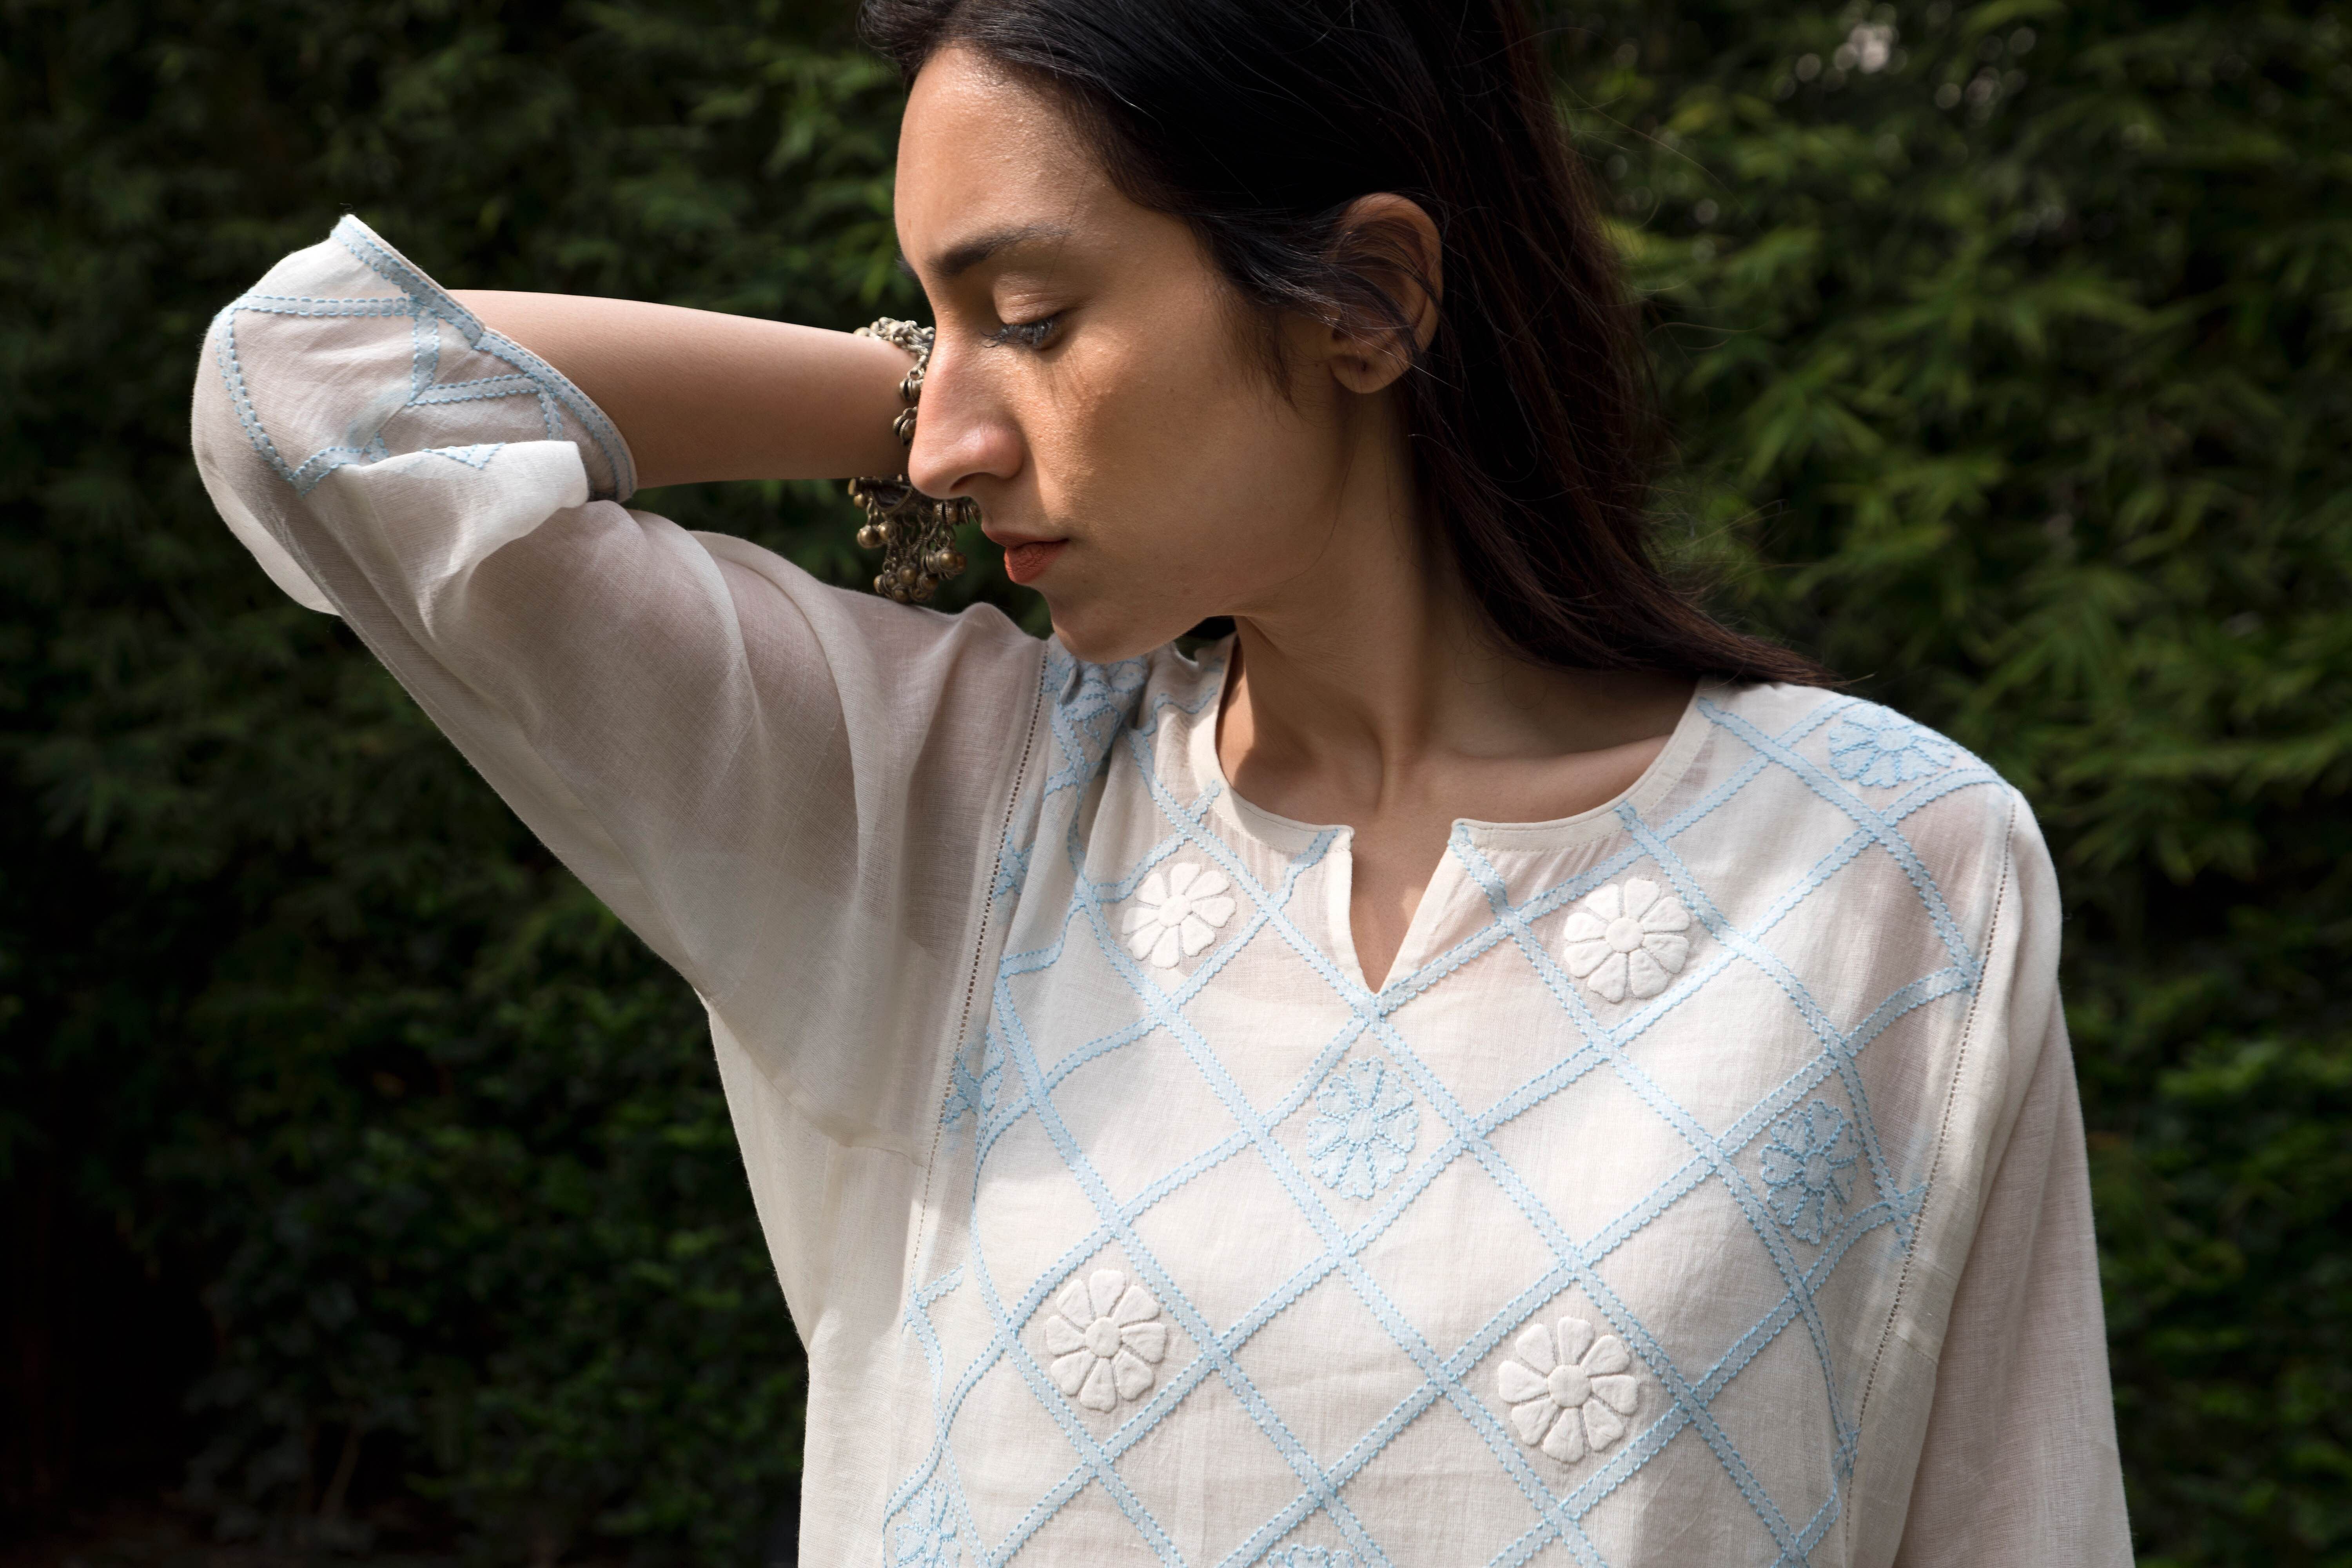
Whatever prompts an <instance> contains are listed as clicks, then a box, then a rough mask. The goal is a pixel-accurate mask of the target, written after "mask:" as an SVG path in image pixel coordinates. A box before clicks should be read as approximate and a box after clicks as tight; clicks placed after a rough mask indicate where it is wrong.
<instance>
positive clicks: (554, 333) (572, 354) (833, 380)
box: [451, 289, 908, 485]
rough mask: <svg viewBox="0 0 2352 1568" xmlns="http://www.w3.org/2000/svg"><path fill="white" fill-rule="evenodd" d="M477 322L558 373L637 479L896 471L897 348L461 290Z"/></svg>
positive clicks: (661, 310) (751, 324)
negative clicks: (619, 440) (615, 433)
mask: <svg viewBox="0 0 2352 1568" xmlns="http://www.w3.org/2000/svg"><path fill="white" fill-rule="evenodd" d="M451 298H453V299H455V300H457V302H458V303H459V304H460V305H463V306H464V307H465V308H466V309H467V310H471V311H472V312H473V313H474V314H475V315H476V316H477V317H478V318H479V319H480V321H481V322H482V324H483V325H485V326H487V327H488V328H489V329H490V330H491V331H494V332H498V333H499V334H500V335H501V336H504V337H507V338H510V339H512V340H513V341H514V342H518V343H520V344H521V345H522V346H523V347H524V348H527V349H529V350H530V351H531V352H532V353H535V354H537V355H539V357H540V358H541V359H543V360H545V361H547V362H548V363H550V364H551V365H553V366H554V367H555V368H556V369H557V370H559V371H561V372H562V373H563V374H564V375H565V376H566V377H568V378H569V379H570V380H571V381H572V383H573V384H575V385H577V386H578V387H579V388H580V390H581V391H583V392H584V393H586V394H587V395H588V396H589V397H590V398H591V399H592V400H593V401H594V403H595V404H596V405H597V406H598V407H600V408H602V409H603V410H604V413H605V414H606V416H609V417H610V418H611V419H612V421H613V423H614V425H616V426H619V427H620V430H621V433H622V435H623V436H625V437H627V439H628V443H629V449H630V451H631V452H632V453H634V454H635V458H636V462H637V483H638V484H640V485H671V484H688V483H696V482H700V481H703V480H709V479H854V478H856V477H857V476H858V475H861V474H884V475H888V474H896V473H898V471H899V470H901V469H902V468H905V467H906V452H905V450H904V448H903V447H900V445H899V443H898V437H895V436H893V435H892V434H891V433H890V421H891V420H892V418H893V417H895V416H897V414H898V409H899V406H900V405H899V401H898V382H899V380H900V378H901V377H903V376H904V375H905V374H907V367H908V359H907V355H906V353H905V351H903V350H900V349H896V348H893V347H891V346H890V345H889V344H888V343H886V342H881V341H879V340H878V339H875V338H861V337H857V336H856V335H854V334H852V333H849V332H838V331H824V330H823V329H821V328H816V327H801V326H794V325H792V324H791V323H789V322H784V321H760V320H758V319H756V318H753V317H750V316H727V315H721V314H719V313H718V312H716V311H712V310H683V309H681V308H679V307H677V306H676V305H648V304H644V303H641V302H639V301H637V300H596V299H588V298H585V297H582V296H578V295H572V294H520V293H507V292H501V291H499V290H494V289H456V290H453V291H452V294H451Z"/></svg>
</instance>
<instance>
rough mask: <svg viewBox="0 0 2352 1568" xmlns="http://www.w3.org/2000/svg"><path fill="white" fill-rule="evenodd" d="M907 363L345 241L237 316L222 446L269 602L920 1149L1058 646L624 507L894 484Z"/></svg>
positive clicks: (843, 1090)
mask: <svg viewBox="0 0 2352 1568" xmlns="http://www.w3.org/2000/svg"><path fill="white" fill-rule="evenodd" d="M475 305H480V306H482V307H484V311H486V312H487V313H484V311H478V310H475V309H474V308H472V307H473V306H475ZM907 364H908V360H907V357H906V356H905V355H904V354H903V353H900V352H899V351H898V350H896V349H893V348H891V347H889V346H888V345H887V344H883V343H878V342H870V341H867V340H862V339H856V338H853V337H850V336H849V335H847V334H845V333H838V332H825V331H814V330H810V329H805V328H797V327H787V326H778V325H774V324H772V323H765V322H759V321H744V320H739V319H734V318H730V317H724V316H715V315H709V314H706V313H703V312H698V311H691V310H668V309H666V308H663V307H659V306H646V305H629V304H621V303H614V302H611V301H603V300H566V299H560V298H555V297H551V296H543V295H487V296H485V295H474V296H469V297H467V299H466V300H460V299H458V298H457V297H455V296H452V295H451V294H449V293H447V292H446V291H445V290H443V289H440V288H439V287H438V286H437V285H436V284H435V283H434V282H433V280H432V279H429V278H427V277H426V276H425V274H424V273H423V272H422V271H420V270H419V269H418V268H416V267H415V265H414V264H412V263H411V262H409V261H408V260H407V259H406V258H404V257H402V256H400V255H399V254H398V253H397V252H395V251H394V250H393V249H392V248H391V247H389V246H388V245H386V244H385V243H384V242H383V240H382V239H381V238H379V237H377V236H375V235H374V234H373V232H371V231H370V230H369V229H368V228H367V226H365V225H363V224H361V223H359V222H358V221H357V220H356V219H352V218H346V219H344V220H343V221H342V223H341V224H340V225H338V226H337V227H336V229H335V233H334V236H333V237H332V238H331V239H330V240H328V241H327V242H325V243H323V244H321V245H318V246H314V247H310V249H308V250H304V251H300V252H298V253H297V254H295V255H293V256H290V257H288V258H286V259H285V260H284V261H282V262H280V263H279V264H278V266H277V267H276V268H273V269H272V270H271V271H270V273H269V275H268V277H266V278H264V279H261V281H260V282H259V283H258V284H257V285H256V286H255V287H254V289H252V290H250V291H249V292H247V294H245V295H243V296H241V297H240V298H238V299H237V300H235V301H233V302H231V303H230V304H229V306H228V307H227V308H226V309H225V310H222V311H221V313H220V315H219V316H218V317H217V318H216V319H215V321H214V323H213V327H212V331H211V332H210V334H209V337H208V339H207V342H206V345H205V358H204V362H203V363H202V365H201V366H200V367H199V370H198V374H197V380H196V387H195V396H194V445H195V456H196V462H197V467H198V468H199V470H200V471H201V472H202V473H203V475H204V479H205V486H206V488H207V489H209V490H210V492H211V494H212V496H213V499H214V500H215V504H217V505H218V506H219V508H220V510H221V512H222V515H223V516H224V517H225V518H226V520H227V521H228V522H229V524H230V526H231V527H232V528H233V529H235V530H236V532H237V534H238V536H239V537H240V538H241V539H243V540H244V541H245V542H247V545H249V546H250V547H251V548H252V550H253V552H254V553H255V555H256V556H257V558H258V559H259V560H260V562H261V563H262V564H263V566H264V567H265V568H266V569H268V572H269V573H270V574H271V576H272V577H274V578H275V579H276V580H277V581H278V583H279V584H280V585H281V586H283V587H284V588H285V589H286V590H287V591H288V592H289V594H291V595H294V596H295V597H296V598H298V599H299V600H300V601H301V602H303V603H304V604H307V605H311V606H312V607H314V608H317V609H321V610H327V611H331V612H332V613H334V614H336V615H339V616H342V617H343V619H344V620H345V621H346V622H347V623H348V624H349V625H350V626H351V627H352V630H353V631H354V632H356V633H357V634H358V635H359V637H361V638H362V640H363V641H364V642H365V643H366V644H367V646H368V647H369V648H370V649H371V650H372V651H373V653H374V654H375V655H376V656H377V657H378V658H381V659H383V662H384V663H385V665H386V666H388V667H389V668H391V670H392V671H393V673H394V675H396V676H397V677H398V678H399V679H400V681H401V683H402V684H403V685H404V686H405V687H406V688H407V689H408V690H409V691H410V692H411V693H412V694H413V695H414V696H415V698H416V700H417V701H418V702H419V703H420V704H421V705H422V706H423V708H424V709H425V711H426V712H427V713H428V714H430V715H431V716H432V718H433V720H434V721H435V722H436V723H437V724H439V725H440V726H441V728H442V729H443V730H445V731H446V732H447V733H448V734H449V736H450V738H451V739H452V740H453V741H455V742H457V745H458V746H459V748H460V749H462V750H463V751H464V752H465V753H466V755H467V758H468V759H469V760H470V761H471V762H472V763H474V765H475V766H476V767H477V768H478V769H479V770H480V772H481V773H482V775H483V776H484V777H485V778H487V779H488V781H489V782H490V784H492V785H493V786H494V787H496V788H497V790H498V791H499V794H500V795H503V796H504V797H505V798H506V799H507V801H508V803H509V805H512V806H513V807H514V809H515V810H516V812H517V813H518V814H519V815H520V816H521V817H522V818H523V820H524V821H525V822H527V823H529V824H530V826H531V828H532V830H533V831H535V832H536V833H538V835H539V836H540V837H541V838H542V839H544V840H545V841H546V843H547V844H548V845H549V847H551V848H552V849H553V850H554V851H555V852H556V853H557V854H558V855H559V856H561V857H562V858H563V860H564V861H565V863H566V864H568V865H570V866H571V867H572V869H573V870H574V871H576V872H577V873H578V874H579V875H580V877H581V879H582V880H583V881H584V882H586V883H587V884H588V886H589V887H591V888H592V889H594V890H595V892H596V893H597V895H598V896H599V897H600V898H602V899H604V901H605V902H606V903H607V904H608V905H610V906H611V907H612V909H613V910H614V911H615V912H616V913H617V914H619V915H620V917H621V918H622V919H623V920H625V921H627V922H628V923H629V925H630V926H631V927H632V928H634V929H635V931H637V932H638V934H639V935H641V936H642V937H644V938H645V940H646V942H648V943H649V944H650V945H651V946H652V947H653V948H654V950H655V951H656V952H659V953H660V954H661V955H662V956H663V957H664V958H665V959H667V960H668V961H669V962H670V963H673V964H674V965H676V966H677V968H678V970H679V971H680V972H681V973H684V974H685V975H686V977H687V978H688V980H689V981H690V982H691V983H692V984H693V985H694V987H695V989H696V990H697V991H698V993H699V994H701V996H702V998H703V1000H704V1002H705V1003H706V1004H708V1005H709V1008H710V1012H711V1016H712V1020H713V1023H714V1025H715V1026H717V1027H718V1028H719V1030H720V1031H721V1032H722V1034H723V1035H724V1036H726V1037H731V1038H733V1039H734V1040H736V1041H737V1042H739V1043H740V1045H741V1046H742V1047H743V1048H744V1049H745V1051H746V1052H747V1053H748V1054H749V1055H750V1057H751V1059H752V1060H754V1061H755V1062H756V1063H757V1064H758V1065H759V1066H760V1068H761V1069H762V1070H763V1071H764V1072H765V1073H767V1074H768V1076H769V1078H770V1079H771V1080H772V1082H773V1083H774V1084H775V1085H776V1087H777V1088H778V1089H779V1090H780V1091H781V1092H782V1094H783V1095H784V1096H785V1098H786V1099H787V1100H789V1101H790V1102H791V1103H792V1104H793V1106H795V1107H796V1108H797V1110H798V1111H799V1113H800V1114H801V1115H802V1116H803V1118H804V1119H805V1120H806V1121H808V1122H809V1124H810V1125H812V1126H814V1127H815V1128H817V1129H819V1130H820V1131H823V1132H824V1133H825V1134H826V1135H827V1136H828V1137H830V1138H832V1139H834V1140H835V1142H851V1143H859V1142H872V1143H879V1144H882V1145H884V1146H887V1147H892V1148H898V1149H901V1150H903V1151H905V1152H908V1153H910V1154H915V1155H919V1153H920V1152H921V1151H923V1150H925V1149H927V1148H928V1142H926V1140H925V1138H924V1136H923V1132H922V1130H923V1127H924V1126H926V1125H928V1122H927V1121H926V1118H928V1117H929V1116H930V1115H933V1114H935V1112H934V1110H932V1109H931V1108H930V1101H929V1098H928V1096H929V1086H930V1084H931V1082H932V1080H933V1078H934V1076H935V1069H936V1064H937V1063H938V1062H940V1060H942V1059H943V1058H942V1057H941V1055H940V1052H941V1050H942V1049H943V1048H945V1042H946V1040H947V1037H948V1036H950V1034H952V1033H953V1031H954V1028H955V1027H956V1017H955V1016H950V1014H951V1013H952V1012H953V1010H954V1008H955V1007H956V1006H958V1005H960V1004H961V997H962V994H963V993H962V989H961V982H960V980H959V979H958V978H957V977H958V976H960V975H961V973H963V967H964V966H968V965H969V963H970V962H971V957H970V952H971V949H970V944H971V942H972V941H973V940H975V939H974V935H973V933H974V932H975V931H977V930H978V929H979V922H980V915H981V910H982V900H983V899H984V897H985V893H986V889H987V887H988V886H989V883H990V880H991V874H992V856H993V854H994V852H995V850H996V848H997V846H998V843H999V841H1000V839H1001V837H1002V835H1003V824H1004V820H1005V811H1006V808H1007V805H1008V801H1009V799H1010V795H1011V793H1012V791H1013V789H1014V787H1015V781H1016V777H1017V774H1018V770H1019V766H1020V762H1021V759H1022V757H1023V756H1024V737H1025V733H1026V731H1027V728H1028V725H1029V723H1030V722H1031V719H1032V715H1033V714H1034V711H1035V709H1036V702H1037V694H1038V689H1039V679H1040V673H1041V669H1042V668H1043V664H1044V658H1045V653H1044V647H1043V646H1042V645H1041V644H1039V643H1037V642H1036V641H1034V639H1032V638H1029V637H1024V636H1023V635H1022V634H1021V633H1020V632H1019V630H1018V629H1017V628H1015V627H1013V626H1012V625H1011V624H1010V623H1009V622H1007V621H1006V620H1005V619H1004V617H1003V616H1000V615H997V614H996V613H995V612H993V611H991V610H985V609H981V610H975V611H971V612H969V613H967V614H964V615H961V616H943V615H938V614H934V613H932V612H929V611H925V610H917V609H912V608H908V607H906V606H903V605H893V604H890V603H887V601H884V600H880V599H877V598H875V597H873V596H871V595H863V594H853V593H847V592H844V591H842V590H840V589H836V588H832V587H828V586H826V585H824V584H820V583H818V582H816V581H815V580H814V579H813V578H811V577H810V576H809V575H808V574H806V573H805V572H803V571H800V570H799V569H798V568H796V567H794V566H793V565H792V564H791V563H789V562H786V561H783V560H782V559H780V558H778V557H777V556H775V555H773V554H772V553H770V552H767V551H764V550H761V549H760V548H759V547H757V546H756V545H752V544H750V543H748V542H744V541H741V540H738V539H730V538H727V537H724V536H721V535H716V534H702V533H690V532H688V531H686V530H683V529H680V528H679V527H677V525H676V524H675V523H672V522H670V521H667V519H664V518H661V517H658V516H656V515H654V514H653V513H650V512H647V511H643V510H631V509H629V508H628V507H627V506H626V505H625V504H624V503H625V502H626V500H628V498H629V495H630V492H631V491H632V490H633V489H635V487H636V485H637V484H638V483H640V482H643V480H644V479H646V478H654V479H672V480H677V479H717V478H725V477H730V476H742V475H765V476H779V477H781V476H789V475H795V474H798V475H808V476H815V475H838V474H844V473H854V472H856V471H857V470H860V469H864V470H866V471H873V470H875V469H877V468H879V469H885V470H887V471H896V469H897V468H898V452H897V450H896V449H895V447H896V438H895V437H892V436H891V434H890V429H889V426H890V417H891V414H892V411H893V410H894V409H895V408H896V407H897V406H898V395H897V386H898V380H899V378H900V377H901V376H903V375H904V374H905V372H906V368H907Z"/></svg>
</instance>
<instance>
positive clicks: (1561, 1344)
mask: <svg viewBox="0 0 2352 1568" xmlns="http://www.w3.org/2000/svg"><path fill="white" fill-rule="evenodd" d="M1511 1348H1512V1349H1513V1350H1515V1351H1517V1352H1518V1354H1517V1355H1516V1356H1514V1357H1512V1358H1510V1359H1508V1360H1507V1361H1505V1362H1504V1363H1503V1365H1502V1369H1501V1370H1500V1371H1499V1372H1498V1373H1496V1385H1497V1388H1498V1391H1499V1392H1500V1393H1501V1394H1502V1395H1503V1403H1504V1404H1506V1405H1509V1406H1510V1407H1511V1425H1512V1426H1515V1427H1517V1428H1518V1433H1519V1439H1520V1441H1522V1442H1524V1443H1526V1444H1527V1445H1528V1447H1537V1448H1541V1449H1542V1450H1543V1451H1544V1452H1545V1453H1547V1454H1549V1455H1550V1456H1551V1457H1552V1458H1555V1459H1558V1460H1559V1462H1560V1463H1562V1464H1564V1465H1572V1464H1574V1463H1576V1461H1577V1460H1579V1459H1580V1458H1584V1456H1585V1454H1586V1452H1587V1451H1588V1450H1589V1451H1591V1452H1592V1453H1596V1454H1597V1453H1599V1452H1600V1451H1601V1449H1603V1448H1606V1447H1609V1445H1610V1444H1612V1443H1614V1442H1615V1441H1617V1439H1618V1438H1620V1437H1622V1436H1624V1435H1625V1417H1626V1416H1628V1415H1633V1407H1634V1405H1637V1404H1639V1403H1640V1401H1641V1395H1642V1385H1641V1384H1640V1382H1639V1381H1638V1380H1636V1379H1635V1377H1634V1376H1633V1373H1630V1372H1628V1371H1627V1370H1626V1369H1627V1368H1629V1367H1631V1366H1632V1365H1633V1354H1632V1352H1629V1351H1627V1350H1626V1349H1625V1342H1624V1341H1623V1340H1621V1339H1619V1338H1618V1337H1617V1336H1616V1335H1615V1334H1601V1335H1600V1336H1598V1337H1597V1338H1596V1337H1595V1336H1594V1333H1593V1329H1592V1325H1591V1323H1588V1322H1586V1321H1584V1320H1583V1319H1582V1318H1562V1319H1561V1320H1560V1321H1559V1336H1558V1338H1556V1339H1555V1338H1554V1337H1553V1331H1552V1330H1551V1329H1550V1328H1549V1327H1547V1326H1546V1325H1544V1324H1542V1323H1530V1324H1528V1327H1527V1328H1526V1329H1525V1330H1523V1331H1521V1332H1520V1334H1519V1337H1518V1338H1517V1339H1516V1340H1514V1341H1512V1342H1511Z"/></svg>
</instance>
